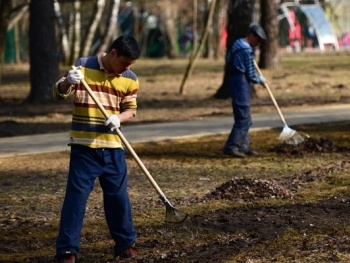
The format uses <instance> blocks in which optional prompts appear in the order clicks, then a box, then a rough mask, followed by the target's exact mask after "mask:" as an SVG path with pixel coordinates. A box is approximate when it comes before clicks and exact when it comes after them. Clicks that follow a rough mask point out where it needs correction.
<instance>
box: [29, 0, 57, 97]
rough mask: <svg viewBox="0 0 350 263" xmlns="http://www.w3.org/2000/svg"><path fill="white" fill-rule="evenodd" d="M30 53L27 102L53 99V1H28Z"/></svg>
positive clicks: (54, 79) (54, 59) (55, 73)
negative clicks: (29, 87) (29, 88)
mask: <svg viewBox="0 0 350 263" xmlns="http://www.w3.org/2000/svg"><path fill="white" fill-rule="evenodd" d="M29 10H30V18H29V54H30V73H29V77H30V84H31V90H30V94H29V97H28V98H27V101H28V102H31V103H44V102H50V101H53V96H52V88H53V86H54V84H55V81H56V80H57V78H58V77H59V71H58V65H59V62H58V53H57V46H56V35H55V13H54V7H53V1H47V0H35V1H31V2H30V7H29Z"/></svg>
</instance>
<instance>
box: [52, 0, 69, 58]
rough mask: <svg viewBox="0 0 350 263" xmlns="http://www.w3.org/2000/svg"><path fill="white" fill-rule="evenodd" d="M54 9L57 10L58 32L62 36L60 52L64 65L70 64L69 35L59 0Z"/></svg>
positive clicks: (56, 1)
mask: <svg viewBox="0 0 350 263" xmlns="http://www.w3.org/2000/svg"><path fill="white" fill-rule="evenodd" d="M54 10H55V16H56V20H57V24H58V32H59V36H60V47H61V50H60V53H61V56H62V60H63V63H64V65H69V58H70V57H71V56H70V48H69V41H68V35H67V31H66V27H65V26H64V23H63V18H62V13H61V8H60V3H59V2H58V0H55V1H54Z"/></svg>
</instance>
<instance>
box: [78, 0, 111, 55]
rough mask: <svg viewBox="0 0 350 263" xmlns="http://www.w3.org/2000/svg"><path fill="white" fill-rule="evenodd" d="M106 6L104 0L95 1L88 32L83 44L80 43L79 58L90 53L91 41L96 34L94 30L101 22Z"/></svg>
mask: <svg viewBox="0 0 350 263" xmlns="http://www.w3.org/2000/svg"><path fill="white" fill-rule="evenodd" d="M105 4H106V0H97V2H96V12H95V15H94V16H93V17H91V21H90V23H89V30H88V31H87V33H86V35H85V37H84V39H83V42H82V52H81V56H88V55H89V53H90V49H91V46H92V41H93V38H94V36H95V33H96V29H97V27H98V24H99V22H100V20H101V17H102V13H103V9H104V6H105Z"/></svg>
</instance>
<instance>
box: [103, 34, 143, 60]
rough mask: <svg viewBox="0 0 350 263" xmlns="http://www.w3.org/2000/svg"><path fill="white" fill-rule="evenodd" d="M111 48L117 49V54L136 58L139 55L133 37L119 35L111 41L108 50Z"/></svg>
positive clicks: (139, 50)
mask: <svg viewBox="0 0 350 263" xmlns="http://www.w3.org/2000/svg"><path fill="white" fill-rule="evenodd" d="M112 49H115V50H116V51H117V54H118V56H124V57H128V58H132V59H138V58H139V57H140V56H141V49H140V47H139V44H138V43H137V41H136V40H135V38H133V37H126V36H120V37H118V38H117V39H116V40H114V41H113V43H112V45H111V47H110V48H109V50H108V52H110V51H111V50H112Z"/></svg>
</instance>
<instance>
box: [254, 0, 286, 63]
mask: <svg viewBox="0 0 350 263" xmlns="http://www.w3.org/2000/svg"><path fill="white" fill-rule="evenodd" d="M276 9H277V6H276V4H275V2H274V1H270V0H260V10H261V26H262V27H263V28H264V30H265V33H266V39H267V40H266V41H264V42H263V43H262V44H261V47H260V48H261V49H260V51H261V54H260V59H259V67H260V68H266V69H279V68H280V66H281V63H280V57H279V54H278V21H277V10H276Z"/></svg>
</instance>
